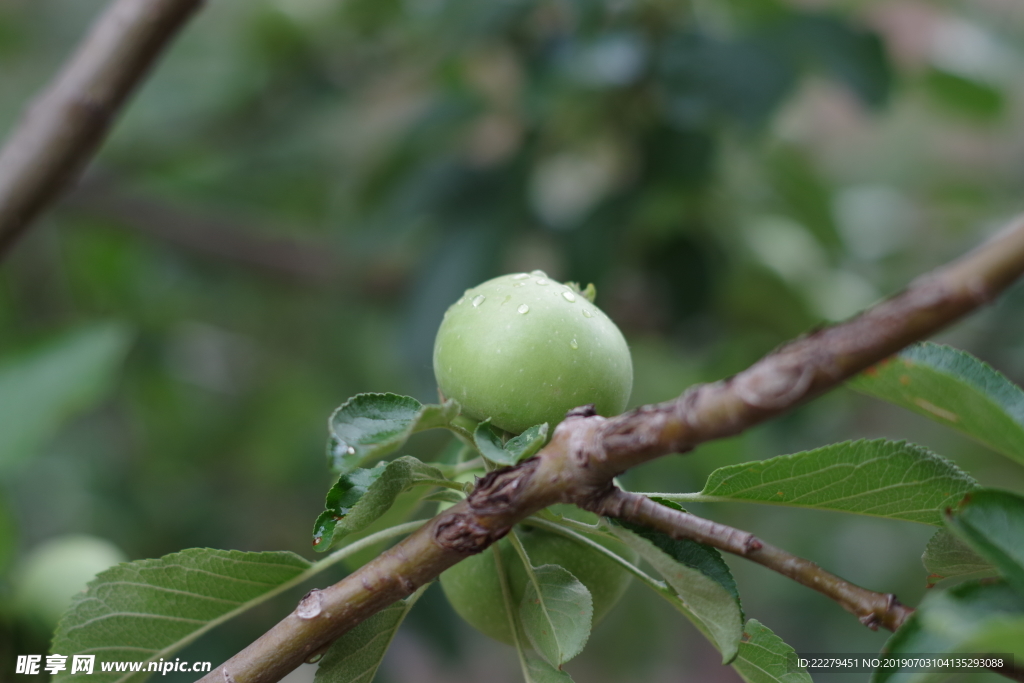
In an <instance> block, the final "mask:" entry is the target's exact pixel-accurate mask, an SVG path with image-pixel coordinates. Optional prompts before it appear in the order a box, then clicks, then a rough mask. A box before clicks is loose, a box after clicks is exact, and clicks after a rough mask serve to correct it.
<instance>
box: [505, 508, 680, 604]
mask: <svg viewBox="0 0 1024 683" xmlns="http://www.w3.org/2000/svg"><path fill="white" fill-rule="evenodd" d="M522 524H529V525H530V526H535V527H537V528H539V529H545V530H547V531H550V532H552V533H556V534H558V535H560V536H564V537H565V538H568V539H570V540H572V541H575V542H577V543H579V544H580V545H584V546H586V547H588V548H590V549H591V550H593V551H595V552H598V553H601V554H602V555H604V556H605V557H607V558H608V559H609V560H611V561H612V562H615V563H616V564H618V565H619V566H620V567H622V568H623V569H625V570H626V571H628V572H629V573H630V574H632V575H633V576H635V577H637V578H638V579H640V581H642V582H643V583H644V585H646V586H647V587H648V588H650V589H651V590H653V591H656V592H658V593H662V594H664V595H671V596H673V597H674V596H675V591H673V590H672V589H671V588H669V586H668V584H667V583H665V582H664V581H659V580H658V579H656V578H654V577H653V576H651V575H650V574H648V573H646V572H645V571H644V570H642V569H640V567H637V566H636V565H635V564H633V563H632V562H630V561H629V560H627V559H626V558H624V557H622V556H620V555H619V554H618V553H615V552H612V551H611V550H608V548H605V547H604V546H603V545H601V544H600V543H597V542H595V541H592V540H590V539H589V538H587V537H586V536H583V535H581V534H578V533H576V532H575V531H573V530H572V529H570V528H568V527H567V526H565V525H563V524H562V523H559V522H550V521H548V520H546V519H540V518H538V517H527V518H526V519H524V520H523V521H522ZM510 535H511V534H510ZM602 535H603V534H602Z"/></svg>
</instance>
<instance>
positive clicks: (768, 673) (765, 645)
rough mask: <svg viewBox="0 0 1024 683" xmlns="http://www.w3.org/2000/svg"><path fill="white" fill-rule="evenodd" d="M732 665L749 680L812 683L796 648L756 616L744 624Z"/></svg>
mask: <svg viewBox="0 0 1024 683" xmlns="http://www.w3.org/2000/svg"><path fill="white" fill-rule="evenodd" d="M732 667H733V668H734V669H736V672H737V673H738V674H739V675H740V676H741V677H742V678H743V680H745V681H747V683H812V681H811V675H810V674H809V673H807V669H805V668H804V667H802V666H799V665H798V663H797V656H796V650H794V649H793V648H791V647H790V646H789V645H787V644H786V642H785V641H784V640H782V638H779V637H778V636H777V635H775V634H774V633H772V630H771V629H770V628H768V627H767V626H765V625H764V624H762V623H761V622H759V621H757V620H756V619H751V620H749V621H748V622H747V624H746V626H744V627H743V640H742V641H740V649H739V654H737V655H736V660H735V661H734V662H733V663H732Z"/></svg>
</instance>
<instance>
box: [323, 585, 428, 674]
mask: <svg viewBox="0 0 1024 683" xmlns="http://www.w3.org/2000/svg"><path fill="white" fill-rule="evenodd" d="M428 585H429V584H428ZM426 588H427V586H423V587H421V588H420V589H419V590H418V591H416V592H415V593H413V594H412V595H410V596H409V597H408V598H406V599H405V600H399V601H398V602H396V603H394V604H393V605H391V606H390V607H386V608H384V609H383V610H381V611H380V612H377V613H376V614H374V615H373V616H372V617H370V618H369V619H367V620H366V621H363V622H362V623H360V624H359V625H358V626H356V627H355V628H354V629H352V630H351V631H349V632H348V633H346V634H345V635H343V636H342V637H341V638H338V640H336V641H334V644H333V645H331V647H330V648H329V649H328V650H327V653H326V654H324V657H323V659H321V660H320V666H318V667H317V670H316V676H315V677H314V679H313V681H314V683H370V681H372V680H373V677H374V676H375V675H376V674H377V669H378V668H379V667H380V663H381V661H383V659H384V654H385V653H386V652H387V651H388V647H390V645H391V641H392V640H393V639H394V637H395V633H397V632H398V627H399V626H401V625H402V621H404V620H405V616H406V615H407V614H408V613H409V610H411V609H412V606H413V605H415V604H416V601H417V600H419V598H420V596H421V595H423V591H424V590H425V589H426Z"/></svg>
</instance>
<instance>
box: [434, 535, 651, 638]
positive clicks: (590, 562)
mask: <svg viewBox="0 0 1024 683" xmlns="http://www.w3.org/2000/svg"><path fill="white" fill-rule="evenodd" d="M515 533H516V534H517V535H518V536H519V539H520V541H522V544H523V548H524V549H525V550H526V554H527V555H528V556H529V558H530V563H531V564H532V565H533V566H535V567H539V566H541V565H545V564H557V565H560V566H562V567H564V568H565V569H567V570H569V573H571V574H572V575H573V576H575V577H576V578H577V579H579V580H580V582H582V583H583V585H584V586H586V587H587V589H588V590H589V591H590V595H591V597H592V598H593V600H594V622H593V623H594V624H597V622H598V621H599V620H600V619H601V618H602V617H604V615H605V614H607V613H608V611H609V610H610V609H611V608H612V607H613V606H614V605H615V603H617V602H618V601H619V598H621V597H622V594H623V593H624V592H625V591H626V588H627V587H628V586H629V581H630V578H631V575H630V574H629V573H628V572H626V570H624V569H622V567H620V566H619V565H618V564H617V563H615V562H614V561H613V560H610V559H608V558H607V557H605V556H604V555H602V554H601V553H599V552H598V551H596V550H591V549H590V548H587V547H584V546H582V545H580V544H579V543H577V542H576V541H573V540H571V539H569V538H565V537H564V536H560V535H558V534H556V533H553V532H550V531H546V530H544V529H537V528H533V527H530V526H526V525H520V526H517V527H516V529H515ZM595 540H597V542H598V543H600V544H601V545H603V546H605V547H606V548H608V549H610V550H612V551H613V552H616V553H617V554H619V555H621V556H623V557H625V558H626V559H627V560H630V561H636V555H635V553H633V552H632V551H630V550H629V549H627V548H626V547H625V546H623V545H622V544H620V543H618V542H616V541H612V540H606V539H600V540H598V539H595ZM498 548H499V549H500V551H501V557H502V566H503V567H504V568H505V575H506V576H507V577H508V581H509V589H510V591H511V593H512V605H513V607H514V608H515V609H517V610H518V609H519V604H520V602H521V601H522V599H523V594H524V592H525V591H526V586H527V584H528V582H529V578H528V577H527V575H526V570H525V568H524V567H523V563H522V561H521V560H520V559H519V555H518V553H516V550H515V548H513V547H512V545H511V543H510V542H509V541H508V539H502V540H501V541H499V542H498ZM441 587H442V588H443V589H444V593H445V595H446V596H447V597H448V602H450V603H451V605H452V607H454V608H455V611H456V612H458V613H459V615H460V616H461V617H462V618H463V619H465V620H466V621H468V622H469V623H470V625H472V626H473V627H475V628H476V629H477V630H478V631H480V632H481V633H484V634H485V635H488V636H490V637H492V638H494V639H496V640H500V641H502V642H504V643H509V644H512V643H513V640H512V627H511V625H510V623H509V618H508V612H507V611H506V609H505V600H504V598H503V596H502V592H501V583H500V582H499V578H498V574H497V571H496V568H495V566H494V552H493V551H492V550H491V549H490V548H488V549H487V550H484V551H483V552H482V553H480V554H479V555H473V556H472V557H468V558H466V559H465V560H463V561H461V562H459V563H458V564H457V565H455V566H453V567H451V568H450V569H448V570H447V571H445V572H444V573H443V574H441Z"/></svg>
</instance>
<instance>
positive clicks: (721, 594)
mask: <svg viewBox="0 0 1024 683" xmlns="http://www.w3.org/2000/svg"><path fill="white" fill-rule="evenodd" d="M659 502H662V501H659ZM662 504H664V503H662ZM671 507H676V508H678V506H675V505H673V506H671ZM609 528H610V529H611V531H612V533H614V534H615V535H616V536H617V537H618V538H619V540H621V541H622V542H623V543H625V544H626V545H627V546H629V547H630V548H632V549H633V550H635V551H636V552H637V553H638V554H639V555H640V557H642V558H643V559H645V560H647V562H649V563H650V564H651V566H653V567H654V568H655V569H656V570H657V571H658V573H659V574H661V575H662V576H663V577H664V578H665V580H666V581H667V582H668V584H669V585H670V586H671V587H672V588H673V589H674V590H675V592H676V594H677V596H678V598H679V601H680V602H679V603H678V604H676V603H673V604H676V607H677V608H679V609H680V611H682V612H683V614H685V615H686V617H687V618H689V619H690V621H692V622H693V623H694V625H695V626H696V627H697V628H698V629H700V631H701V632H702V633H703V634H704V635H705V636H706V637H707V638H708V639H709V640H710V641H711V642H712V643H713V644H714V645H715V647H717V648H718V649H719V651H720V652H721V653H722V663H723V664H728V663H729V662H731V661H732V660H733V659H734V658H735V657H736V654H737V652H738V648H739V643H740V638H741V637H742V635H743V610H742V608H741V607H740V597H739V592H738V591H737V589H736V582H735V581H734V580H733V578H732V574H731V573H730V572H729V567H728V565H726V564H725V561H724V560H723V559H722V556H721V554H720V553H719V552H718V551H717V550H716V549H714V548H711V547H709V546H706V545H703V544H700V543H697V542H696V541H691V540H688V539H681V540H676V539H673V538H670V537H669V536H668V535H666V534H663V533H661V532H660V531H655V530H653V529H649V528H647V527H642V526H638V525H635V524H630V523H629V522H623V521H621V520H612V524H611V525H610V527H609Z"/></svg>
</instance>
